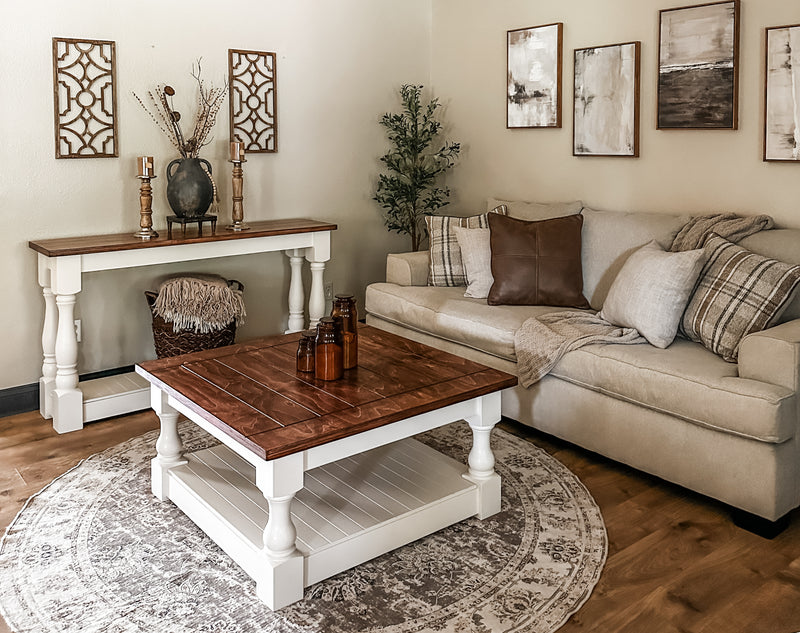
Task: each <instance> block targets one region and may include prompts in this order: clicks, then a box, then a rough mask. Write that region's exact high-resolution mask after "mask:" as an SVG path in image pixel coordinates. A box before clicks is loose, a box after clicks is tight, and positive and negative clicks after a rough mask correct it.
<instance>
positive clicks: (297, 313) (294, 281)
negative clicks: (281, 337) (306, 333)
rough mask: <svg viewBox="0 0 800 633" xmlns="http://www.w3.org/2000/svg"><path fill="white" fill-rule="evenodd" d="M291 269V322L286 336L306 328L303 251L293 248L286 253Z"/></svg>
mask: <svg viewBox="0 0 800 633" xmlns="http://www.w3.org/2000/svg"><path fill="white" fill-rule="evenodd" d="M286 255H287V257H288V258H289V266H290V268H291V279H290V281H289V322H288V329H287V330H286V334H289V333H290V332H299V331H300V330H302V329H303V328H304V327H305V323H306V315H305V300H306V295H305V289H304V288H303V251H302V249H299V248H293V249H291V250H289V251H286Z"/></svg>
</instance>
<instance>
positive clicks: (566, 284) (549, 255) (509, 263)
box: [487, 215, 589, 308]
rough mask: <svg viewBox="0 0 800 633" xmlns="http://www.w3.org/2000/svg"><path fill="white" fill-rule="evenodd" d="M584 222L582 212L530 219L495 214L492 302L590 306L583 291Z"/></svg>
mask: <svg viewBox="0 0 800 633" xmlns="http://www.w3.org/2000/svg"><path fill="white" fill-rule="evenodd" d="M582 224H583V217H582V216H580V215H569V216H565V217H561V218H553V219H550V220H539V221H532V222H527V221H525V220H518V219H516V218H510V217H506V216H502V215H492V216H491V217H490V218H489V229H490V231H491V235H490V242H491V247H492V276H493V277H494V283H493V284H492V288H491V290H490V291H489V297H488V299H487V302H488V303H489V305H548V306H561V307H572V308H588V307H589V304H588V302H587V301H586V299H585V298H584V296H583V294H582V291H583V273H582V271H581V226H582Z"/></svg>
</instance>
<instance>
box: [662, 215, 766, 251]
mask: <svg viewBox="0 0 800 633" xmlns="http://www.w3.org/2000/svg"><path fill="white" fill-rule="evenodd" d="M772 226H773V222H772V218H771V217H770V216H768V215H753V216H749V217H741V216H738V215H736V214H735V213H712V214H711V215H698V216H695V217H692V218H690V219H689V221H688V222H687V223H686V224H684V225H683V228H681V230H680V231H678V234H677V235H676V236H675V239H674V240H673V241H672V246H671V247H670V249H669V250H670V251H672V252H673V253H675V252H677V251H691V250H694V249H695V248H702V246H703V242H705V240H706V237H708V234H709V233H716V234H717V235H719V236H720V237H722V238H725V239H726V240H728V241H729V242H734V243H735V242H738V241H739V240H743V239H744V238H746V237H747V236H748V235H752V234H753V233H758V232H759V231H762V230H764V229H771V228H772Z"/></svg>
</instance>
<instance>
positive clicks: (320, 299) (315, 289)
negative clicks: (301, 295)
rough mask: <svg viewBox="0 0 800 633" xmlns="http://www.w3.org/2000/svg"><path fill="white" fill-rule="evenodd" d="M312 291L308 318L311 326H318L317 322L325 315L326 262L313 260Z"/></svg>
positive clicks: (311, 265)
mask: <svg viewBox="0 0 800 633" xmlns="http://www.w3.org/2000/svg"><path fill="white" fill-rule="evenodd" d="M310 267H311V293H310V296H309V299H308V318H309V326H308V327H310V328H314V327H317V322H318V321H319V320H320V319H321V318H322V317H323V316H324V315H325V288H324V284H323V274H324V272H325V262H311V264H310Z"/></svg>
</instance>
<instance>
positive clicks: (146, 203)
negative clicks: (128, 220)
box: [133, 176, 158, 240]
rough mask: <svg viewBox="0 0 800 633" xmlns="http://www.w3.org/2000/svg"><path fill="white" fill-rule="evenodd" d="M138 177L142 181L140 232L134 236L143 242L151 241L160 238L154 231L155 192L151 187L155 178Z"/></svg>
mask: <svg viewBox="0 0 800 633" xmlns="http://www.w3.org/2000/svg"><path fill="white" fill-rule="evenodd" d="M136 177H137V178H138V179H139V180H141V184H140V185H139V231H138V232H136V233H134V234H133V235H134V236H135V237H138V238H140V239H143V240H149V239H150V238H151V237H158V233H156V231H155V230H154V229H153V208H152V205H153V190H152V188H151V187H150V179H151V178H155V176H136Z"/></svg>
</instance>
